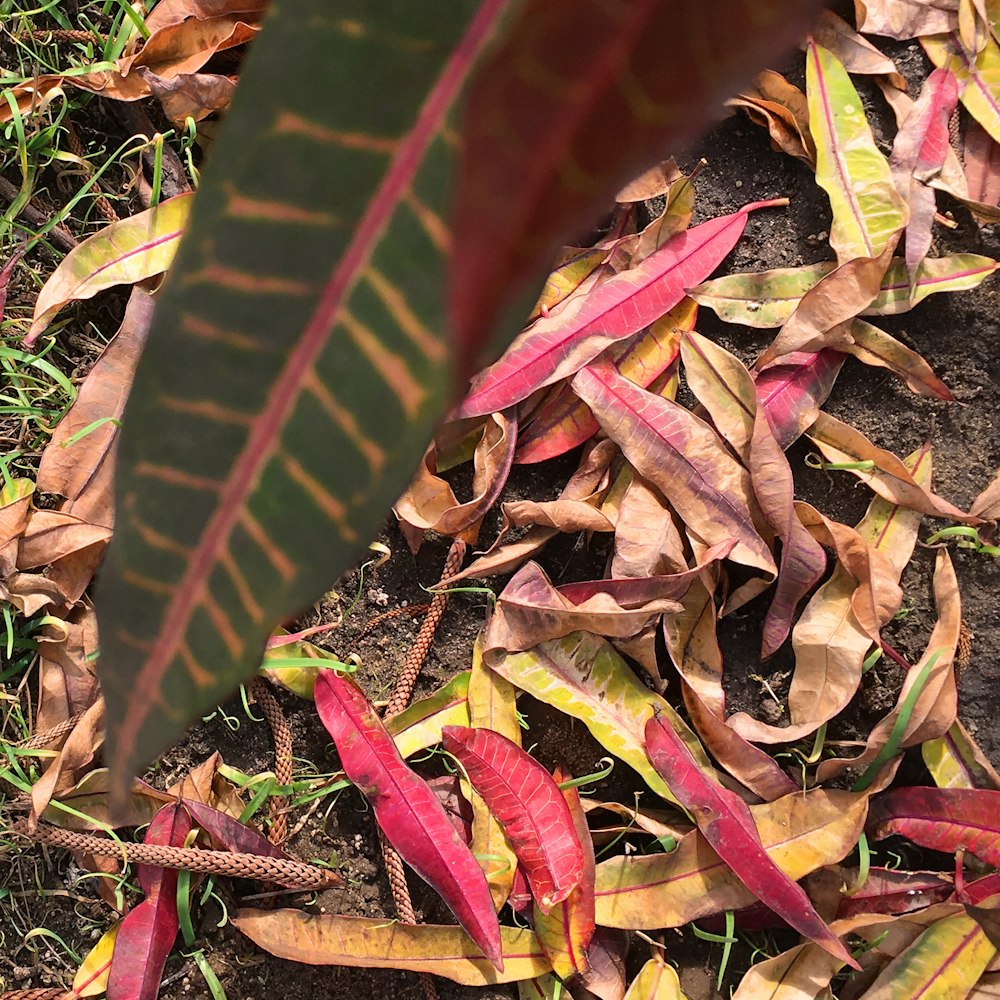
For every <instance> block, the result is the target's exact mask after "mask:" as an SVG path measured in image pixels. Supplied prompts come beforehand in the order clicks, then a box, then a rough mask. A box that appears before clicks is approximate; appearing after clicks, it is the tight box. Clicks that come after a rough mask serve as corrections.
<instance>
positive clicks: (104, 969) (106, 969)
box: [70, 921, 121, 1000]
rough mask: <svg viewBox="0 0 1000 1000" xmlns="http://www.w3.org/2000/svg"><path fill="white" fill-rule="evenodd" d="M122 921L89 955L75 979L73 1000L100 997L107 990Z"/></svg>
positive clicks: (108, 932) (105, 935) (106, 933)
mask: <svg viewBox="0 0 1000 1000" xmlns="http://www.w3.org/2000/svg"><path fill="white" fill-rule="evenodd" d="M120 927H121V921H119V922H118V923H116V924H115V925H114V926H113V927H111V928H110V929H109V930H106V931H105V932H104V934H103V935H102V936H101V938H100V939H99V940H98V942H97V944H95V945H94V947H93V948H91V949H90V951H89V952H88V953H87V957H86V958H85V959H84V960H83V961H82V962H81V963H80V968H79V969H77V970H76V975H75V976H74V977H73V992H72V993H71V994H70V996H71V997H72V998H73V1000H76V998H77V997H81V998H82V997H98V996H100V995H101V994H102V993H104V991H105V990H106V989H107V986H108V974H109V973H110V971H111V956H112V954H114V950H115V940H116V939H117V937H118V930H119V928H120Z"/></svg>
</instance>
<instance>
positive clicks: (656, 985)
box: [625, 952, 687, 1000]
mask: <svg viewBox="0 0 1000 1000" xmlns="http://www.w3.org/2000/svg"><path fill="white" fill-rule="evenodd" d="M625 1000H687V997H686V996H685V995H684V994H683V993H682V992H681V982H680V980H679V979H678V978H677V970H676V969H675V968H674V967H673V966H672V965H667V963H666V962H665V961H664V960H663V959H662V958H660V956H659V954H658V953H657V952H654V953H653V958H651V959H650V960H649V961H648V962H647V963H646V964H645V965H644V966H643V967H642V968H641V969H640V970H639V974H638V975H637V976H636V977H635V979H633V980H632V982H631V983H630V984H629V988H628V993H626V994H625Z"/></svg>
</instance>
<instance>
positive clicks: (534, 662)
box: [486, 632, 711, 802]
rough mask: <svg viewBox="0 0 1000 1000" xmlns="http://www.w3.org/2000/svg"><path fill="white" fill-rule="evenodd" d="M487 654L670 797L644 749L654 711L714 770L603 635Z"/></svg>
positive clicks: (499, 669) (516, 681)
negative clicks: (504, 652)
mask: <svg viewBox="0 0 1000 1000" xmlns="http://www.w3.org/2000/svg"><path fill="white" fill-rule="evenodd" d="M486 655H487V663H489V665H490V666H491V667H492V668H493V669H494V670H496V671H497V672H498V673H499V674H500V675H501V676H502V677H506V678H507V680H509V681H510V682H511V683H512V684H514V685H515V686H516V687H518V688H520V689H521V690H522V691H526V692H527V693H528V694H530V695H531V696H532V697H533V698H537V699H538V700H539V701H543V702H545V704H547V705H551V706H552V707H553V708H557V709H559V711H561V712H565V713H566V714H567V715H570V716H572V717H573V718H575V719H579V720H580V721H581V722H583V723H584V725H586V727H587V728H588V729H589V730H590V732H591V734H592V735H593V737H594V738H595V739H596V740H597V741H598V742H599V743H600V744H601V745H602V746H603V747H604V748H605V749H606V750H608V751H609V752H610V753H612V754H614V755H615V756H616V757H619V758H621V760H623V761H625V763H626V764H628V765H629V766H630V767H632V768H634V769H635V770H636V771H637V772H638V773H639V775H640V776H641V777H642V778H643V780H644V781H645V782H646V783H647V784H648V785H649V787H650V788H652V790H653V791H654V792H656V793H657V794H658V795H661V796H663V797H664V798H666V799H668V800H669V801H671V802H673V801H675V799H674V797H673V795H672V794H671V793H670V789H669V788H668V787H667V784H666V783H665V782H664V781H663V779H662V778H661V777H660V776H659V774H658V773H657V772H656V771H655V770H654V769H653V767H651V766H650V763H649V758H648V757H647V755H646V751H645V738H644V736H643V731H644V727H645V724H646V720H647V719H649V718H651V717H652V715H653V713H654V711H657V710H659V711H660V712H662V713H664V715H665V716H666V717H668V718H670V719H671V721H672V723H673V724H674V725H675V727H676V728H677V730H678V732H680V733H682V734H683V738H684V739H685V742H687V743H688V745H689V747H690V748H691V750H692V752H693V753H694V754H695V759H696V760H698V763H699V766H700V767H703V768H704V769H705V770H706V771H707V772H709V773H711V765H710V764H709V763H708V759H707V757H705V752H704V750H702V749H701V745H700V744H699V743H698V740H697V738H696V737H695V735H694V734H693V733H692V732H691V731H690V730H689V729H688V728H687V727H686V726H685V725H684V723H683V722H682V721H681V719H680V717H679V716H678V715H677V714H676V713H675V712H674V710H673V709H672V708H670V706H669V705H668V703H667V702H666V701H665V700H664V699H663V698H661V697H660V696H659V695H657V694H654V693H653V692H652V691H650V690H649V688H647V687H646V686H645V685H644V684H643V683H642V682H641V681H640V680H639V679H638V678H637V677H636V676H635V674H634V673H633V672H632V671H631V670H630V669H629V667H628V666H627V665H626V663H625V661H624V660H623V659H622V658H621V657H620V656H619V655H618V653H616V652H615V650H614V648H613V647H612V646H611V644H610V643H609V642H607V641H606V640H604V639H602V638H601V637H600V636H596V635H593V634H591V633H588V632H577V633H575V634H574V635H569V636H566V638H565V639H559V640H557V641H554V642H543V643H541V644H540V645H539V646H537V647H536V648H535V649H532V650H529V651H527V652H525V653H513V654H509V655H506V656H504V655H497V654H496V653H495V652H491V651H487V654H486Z"/></svg>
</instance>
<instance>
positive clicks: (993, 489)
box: [969, 469, 1000, 521]
mask: <svg viewBox="0 0 1000 1000" xmlns="http://www.w3.org/2000/svg"><path fill="white" fill-rule="evenodd" d="M969 513H970V514H975V516H976V517H981V518H982V519H983V520H984V521H995V520H997V519H998V518H1000V469H998V470H997V474H996V475H995V476H994V477H993V479H992V481H991V482H990V484H989V486H987V487H986V489H985V490H983V492H982V493H980V494H979V496H977V497H976V499H975V500H973V501H972V506H971V507H970V508H969Z"/></svg>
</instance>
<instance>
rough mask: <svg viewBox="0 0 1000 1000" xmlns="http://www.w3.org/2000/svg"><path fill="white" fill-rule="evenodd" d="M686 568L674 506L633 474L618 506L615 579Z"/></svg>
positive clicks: (612, 561) (613, 570)
mask: <svg viewBox="0 0 1000 1000" xmlns="http://www.w3.org/2000/svg"><path fill="white" fill-rule="evenodd" d="M686 568H687V558H686V556H685V553H684V542H683V540H682V539H681V536H680V532H679V531H678V530H677V526H676V524H674V518H673V512H672V511H671V510H670V506H669V505H668V504H667V502H666V500H664V498H663V495H662V494H661V493H660V491H659V490H657V489H656V487H655V486H653V485H651V484H650V483H647V482H646V480H644V479H643V478H642V477H641V476H639V475H638V474H635V473H633V474H632V475H631V477H630V481H629V484H628V486H627V487H626V488H625V493H624V496H623V497H622V499H621V503H620V505H619V507H618V517H617V520H616V522H615V554H614V557H613V558H612V560H611V576H612V577H613V578H618V577H630V578H638V577H648V576H661V575H667V574H670V573H679V572H683V571H684V570H685V569H686Z"/></svg>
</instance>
